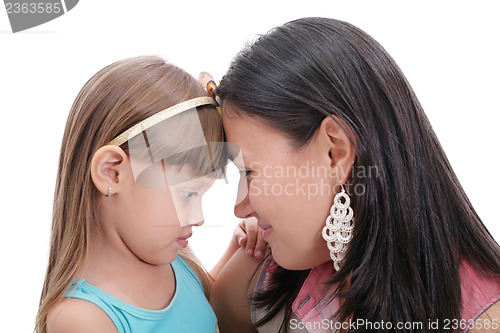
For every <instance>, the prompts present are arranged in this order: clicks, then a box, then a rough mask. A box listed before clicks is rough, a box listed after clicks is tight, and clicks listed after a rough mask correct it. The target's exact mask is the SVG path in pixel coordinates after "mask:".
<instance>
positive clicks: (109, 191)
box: [106, 187, 111, 198]
mask: <svg viewBox="0 0 500 333" xmlns="http://www.w3.org/2000/svg"><path fill="white" fill-rule="evenodd" d="M110 196H111V187H108V194H106V197H107V198H109V197H110Z"/></svg>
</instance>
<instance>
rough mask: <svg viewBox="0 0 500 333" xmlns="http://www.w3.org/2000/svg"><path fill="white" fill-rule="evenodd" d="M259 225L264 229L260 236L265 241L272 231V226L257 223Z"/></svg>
mask: <svg viewBox="0 0 500 333" xmlns="http://www.w3.org/2000/svg"><path fill="white" fill-rule="evenodd" d="M259 227H260V228H261V229H262V230H264V231H263V232H262V237H264V239H265V240H266V241H267V238H268V237H269V235H270V234H271V233H272V232H273V227H271V226H270V225H260V224H259Z"/></svg>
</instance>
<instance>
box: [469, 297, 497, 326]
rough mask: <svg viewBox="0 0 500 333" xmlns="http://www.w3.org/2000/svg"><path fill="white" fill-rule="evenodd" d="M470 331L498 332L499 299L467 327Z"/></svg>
mask: <svg viewBox="0 0 500 333" xmlns="http://www.w3.org/2000/svg"><path fill="white" fill-rule="evenodd" d="M469 332H471V333H480V332H481V333H496V332H500V301H497V302H496V303H494V304H493V305H492V306H490V307H489V308H488V310H486V311H485V312H483V314H481V315H480V316H479V317H478V318H477V319H476V320H475V321H474V325H473V326H472V327H471V329H469Z"/></svg>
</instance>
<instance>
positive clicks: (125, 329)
mask: <svg viewBox="0 0 500 333" xmlns="http://www.w3.org/2000/svg"><path fill="white" fill-rule="evenodd" d="M171 265H172V269H173V271H174V274H175V282H176V288H175V293H174V297H173V298H172V301H171V302H170V304H169V305H168V306H167V307H166V308H165V309H163V310H157V311H153V310H145V309H141V308H138V307H135V306H133V305H130V304H127V303H125V302H122V301H120V300H119V299H117V298H115V297H113V296H111V295H109V294H107V293H105V292H104V291H102V290H101V289H99V288H97V287H95V286H93V285H91V284H88V283H86V282H85V280H84V279H82V280H75V281H73V284H72V285H71V287H70V289H69V291H68V292H67V293H66V295H65V297H72V298H79V299H83V300H86V301H89V302H92V303H94V304H95V305H97V306H99V307H100V308H101V309H102V310H103V311H104V312H106V314H107V315H108V316H109V318H111V320H112V321H113V323H114V324H115V326H116V328H117V329H118V332H120V333H150V332H155V333H156V332H167V331H168V332H179V333H180V332H187V333H197V332H203V333H205V332H216V331H217V318H216V317H215V314H214V312H213V310H212V308H211V307H210V304H209V303H208V301H207V298H206V297H205V294H204V293H203V287H202V285H201V283H200V280H199V279H198V277H197V276H196V274H195V273H194V271H193V270H192V269H191V267H190V266H189V265H188V264H187V263H186V262H185V261H184V260H183V259H182V258H181V257H180V256H177V258H176V259H175V260H174V261H173V262H172V264H171ZM78 282H80V283H79V284H78Z"/></svg>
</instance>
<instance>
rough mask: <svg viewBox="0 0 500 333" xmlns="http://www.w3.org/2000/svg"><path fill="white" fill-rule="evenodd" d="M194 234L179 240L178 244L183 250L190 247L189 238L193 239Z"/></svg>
mask: <svg viewBox="0 0 500 333" xmlns="http://www.w3.org/2000/svg"><path fill="white" fill-rule="evenodd" d="M191 236H192V234H189V235H186V236H183V237H179V238H177V243H178V244H179V245H180V246H181V247H182V248H185V247H187V246H188V243H189V242H188V238H189V237H191Z"/></svg>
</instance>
